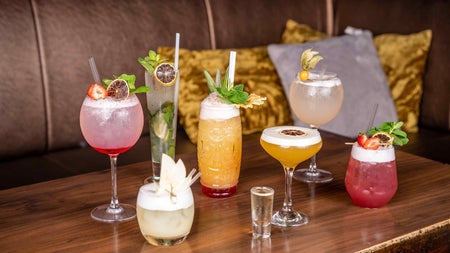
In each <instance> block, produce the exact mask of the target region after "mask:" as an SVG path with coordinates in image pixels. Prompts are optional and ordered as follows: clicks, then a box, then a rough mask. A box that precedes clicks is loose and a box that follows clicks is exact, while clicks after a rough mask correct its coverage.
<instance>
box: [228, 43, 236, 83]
mask: <svg viewBox="0 0 450 253" xmlns="http://www.w3.org/2000/svg"><path fill="white" fill-rule="evenodd" d="M235 66H236V51H230V63H229V65H228V80H229V81H230V83H234V69H235Z"/></svg>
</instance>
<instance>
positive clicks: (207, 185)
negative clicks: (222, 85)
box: [197, 95, 242, 198]
mask: <svg viewBox="0 0 450 253" xmlns="http://www.w3.org/2000/svg"><path fill="white" fill-rule="evenodd" d="M198 128H199V129H198V142H197V155H198V167H199V170H200V172H201V177H200V182H201V184H202V191H203V193H204V194H205V195H207V196H209V197H216V198H217V197H219V198H220V197H228V196H231V195H233V194H234V193H235V192H236V188H237V183H238V180H239V172H240V168H241V156H242V129H241V119H240V115H239V108H237V107H236V106H234V105H232V104H224V103H222V102H221V101H220V99H219V98H218V97H216V96H215V95H210V96H209V97H208V98H207V99H205V100H204V101H203V102H202V105H201V110H200V122H199V127H198Z"/></svg>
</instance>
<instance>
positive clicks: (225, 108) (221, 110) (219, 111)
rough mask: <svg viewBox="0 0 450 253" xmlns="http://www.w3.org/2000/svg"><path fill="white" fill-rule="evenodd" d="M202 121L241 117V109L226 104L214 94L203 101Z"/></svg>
mask: <svg viewBox="0 0 450 253" xmlns="http://www.w3.org/2000/svg"><path fill="white" fill-rule="evenodd" d="M201 107H202V109H201V110H200V119H203V120H208V119H215V120H225V119H230V118H233V117H237V116H239V108H237V107H236V106H235V105H233V104H225V103H223V102H222V100H221V99H220V98H219V97H218V96H217V95H215V94H214V93H212V94H210V95H209V96H208V97H207V98H205V99H204V100H203V101H202V104H201Z"/></svg>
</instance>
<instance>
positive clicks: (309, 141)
mask: <svg viewBox="0 0 450 253" xmlns="http://www.w3.org/2000/svg"><path fill="white" fill-rule="evenodd" d="M261 139H262V140H264V141H266V142H269V143H272V144H275V145H281V146H296V147H306V146H310V145H313V144H316V143H319V142H320V141H321V137H320V133H319V131H317V130H315V129H310V128H305V127H298V126H277V127H271V128H266V129H264V131H263V133H262V135H261Z"/></svg>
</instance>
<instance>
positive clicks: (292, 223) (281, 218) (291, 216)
mask: <svg viewBox="0 0 450 253" xmlns="http://www.w3.org/2000/svg"><path fill="white" fill-rule="evenodd" d="M308 222H309V217H308V216H307V215H306V214H304V213H302V212H297V211H292V212H285V211H283V210H280V211H278V212H276V213H275V214H274V215H273V216H272V221H271V224H272V225H275V226H280V227H298V226H303V225H306V224H308Z"/></svg>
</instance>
